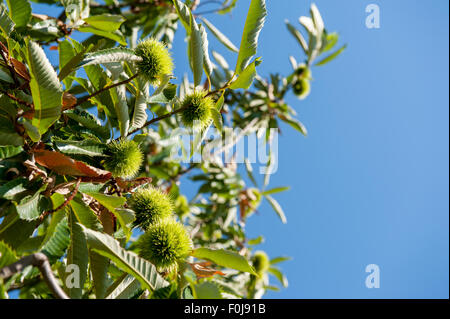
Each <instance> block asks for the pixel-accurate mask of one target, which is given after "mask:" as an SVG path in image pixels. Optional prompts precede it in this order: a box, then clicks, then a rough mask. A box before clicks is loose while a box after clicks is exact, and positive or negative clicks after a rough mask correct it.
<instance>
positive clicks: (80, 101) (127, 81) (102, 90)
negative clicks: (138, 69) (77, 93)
mask: <svg viewBox="0 0 450 319" xmlns="http://www.w3.org/2000/svg"><path fill="white" fill-rule="evenodd" d="M138 76H139V73H136V74H135V75H133V76H132V77H129V78H128V79H126V80H123V81H121V82H117V83H114V84H111V85H109V86H105V87H104V88H102V89H100V90H98V91H97V92H94V93H92V94H90V95H88V96H86V97H84V98H82V99H80V100H78V102H77V103H76V104H74V105H73V106H71V107H70V108H71V109H74V108H76V107H77V106H79V105H81V104H83V103H84V102H86V101H87V100H89V99H91V98H93V97H94V96H97V95H99V94H100V93H103V92H105V91H108V90H110V89H113V88H115V87H116V86H120V85H124V84H127V83H129V82H131V81H132V80H134V79H135V78H137V77H138Z"/></svg>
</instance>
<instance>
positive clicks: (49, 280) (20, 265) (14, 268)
mask: <svg viewBox="0 0 450 319" xmlns="http://www.w3.org/2000/svg"><path fill="white" fill-rule="evenodd" d="M27 266H35V267H38V268H39V270H40V272H41V274H42V277H44V281H45V283H46V284H47V286H48V287H49V288H50V291H51V292H52V293H53V294H54V295H55V297H57V298H58V299H69V297H68V296H67V295H66V293H65V292H64V290H62V288H61V287H60V286H59V285H58V282H57V281H56V278H55V275H54V274H53V272H52V268H51V267H50V263H49V262H48V259H47V256H45V255H44V254H43V253H35V254H32V255H28V256H25V257H23V258H22V259H20V260H19V261H17V262H15V263H14V264H11V265H9V266H6V267H3V268H2V269H0V278H3V279H8V278H10V277H11V276H13V275H14V274H16V273H18V272H21V271H22V270H24V269H25V268H26V267H27Z"/></svg>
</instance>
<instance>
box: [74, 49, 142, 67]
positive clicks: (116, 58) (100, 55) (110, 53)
mask: <svg viewBox="0 0 450 319" xmlns="http://www.w3.org/2000/svg"><path fill="white" fill-rule="evenodd" d="M125 45H126V44H125ZM141 59H142V58H140V57H138V56H137V55H135V54H134V51H133V50H131V49H128V48H121V47H119V48H112V49H105V50H100V51H97V52H93V53H88V54H86V56H85V57H84V59H83V60H82V61H81V63H80V64H78V67H81V66H87V65H93V64H105V63H114V62H123V61H127V62H138V61H140V60H141Z"/></svg>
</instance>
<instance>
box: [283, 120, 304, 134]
mask: <svg viewBox="0 0 450 319" xmlns="http://www.w3.org/2000/svg"><path fill="white" fill-rule="evenodd" d="M282 120H283V121H284V122H286V123H288V124H289V125H290V126H291V127H293V128H294V129H296V130H297V131H299V132H300V133H302V134H303V135H304V136H307V135H308V130H307V129H306V127H305V126H304V125H303V124H302V123H301V122H300V121H298V120H296V119H294V118H291V117H290V116H286V117H283V118H282Z"/></svg>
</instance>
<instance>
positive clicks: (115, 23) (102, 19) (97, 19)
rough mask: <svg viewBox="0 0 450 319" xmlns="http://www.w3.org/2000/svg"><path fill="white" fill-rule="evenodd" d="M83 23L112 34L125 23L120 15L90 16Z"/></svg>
mask: <svg viewBox="0 0 450 319" xmlns="http://www.w3.org/2000/svg"><path fill="white" fill-rule="evenodd" d="M84 21H85V22H87V23H89V24H90V25H91V26H93V27H94V28H97V29H99V30H103V31H109V32H112V31H116V30H117V29H119V27H120V25H121V24H122V23H123V22H125V19H124V18H123V17H122V16H120V15H115V14H107V13H105V14H100V15H95V16H90V17H88V18H86V19H84Z"/></svg>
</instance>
